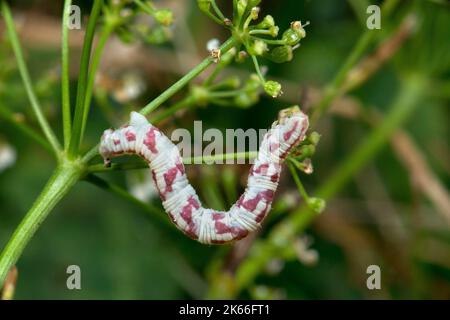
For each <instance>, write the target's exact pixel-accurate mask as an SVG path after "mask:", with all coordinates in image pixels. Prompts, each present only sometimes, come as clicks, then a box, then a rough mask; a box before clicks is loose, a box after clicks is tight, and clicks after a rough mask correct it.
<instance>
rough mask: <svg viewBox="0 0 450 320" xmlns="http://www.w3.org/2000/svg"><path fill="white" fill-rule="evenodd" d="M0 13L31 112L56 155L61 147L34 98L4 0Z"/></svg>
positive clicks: (9, 13)
mask: <svg viewBox="0 0 450 320" xmlns="http://www.w3.org/2000/svg"><path fill="white" fill-rule="evenodd" d="M1 8H2V15H3V18H4V20H5V25H6V29H7V32H8V36H9V39H10V41H11V45H12V48H13V51H14V55H15V56H16V60H17V67H18V68H19V72H20V76H21V77H22V81H23V84H24V86H25V90H26V92H27V95H28V99H29V100H30V104H31V107H32V108H33V112H34V114H35V115H36V118H37V120H38V122H39V125H40V126H41V129H42V131H43V132H44V135H45V137H46V139H47V140H48V142H49V143H50V144H51V146H52V149H53V151H54V153H55V154H56V155H57V156H58V155H59V151H60V149H61V147H60V145H59V142H58V139H57V138H56V136H55V134H54V132H53V130H52V129H51V127H50V125H49V124H48V122H47V119H46V118H45V116H44V114H43V113H42V108H41V105H40V103H39V101H38V99H37V98H36V94H35V93H34V89H33V86H32V84H31V79H30V74H29V72H28V68H27V66H26V63H25V59H24V57H23V53H22V48H21V47H20V42H19V38H18V36H17V32H16V28H15V26H14V20H13V18H12V15H11V10H10V9H9V7H8V5H7V4H6V2H5V1H2V7H1Z"/></svg>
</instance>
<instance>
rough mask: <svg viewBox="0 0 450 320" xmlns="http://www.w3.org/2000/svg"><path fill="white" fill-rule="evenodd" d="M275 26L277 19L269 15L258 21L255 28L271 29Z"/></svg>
mask: <svg viewBox="0 0 450 320" xmlns="http://www.w3.org/2000/svg"><path fill="white" fill-rule="evenodd" d="M274 26H275V20H274V19H273V17H272V16H271V15H267V16H265V17H264V19H263V20H262V21H261V22H260V23H258V24H257V25H256V26H255V28H256V29H269V28H271V27H274Z"/></svg>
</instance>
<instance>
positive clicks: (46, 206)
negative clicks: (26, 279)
mask: <svg viewBox="0 0 450 320" xmlns="http://www.w3.org/2000/svg"><path fill="white" fill-rule="evenodd" d="M81 173H82V169H81V167H78V166H75V165H74V164H73V163H70V164H69V163H64V162H63V163H62V164H60V165H59V166H58V167H57V169H56V170H55V172H54V173H53V175H52V176H51V178H50V180H49V181H48V182H47V184H46V186H45V188H44V189H43V190H42V192H41V194H40V195H39V197H38V198H37V199H36V201H35V202H34V204H33V206H32V207H31V209H30V210H29V211H28V213H27V215H26V216H25V217H24V218H23V220H22V222H21V223H20V224H19V226H18V227H17V229H16V230H15V231H14V234H13V235H12V237H11V238H10V239H9V241H8V243H7V245H6V247H5V248H4V250H3V252H2V254H1V255H0V287H1V286H2V284H3V282H4V280H5V277H6V275H7V274H8V272H9V270H10V269H11V267H12V266H13V265H14V264H15V263H16V261H17V259H18V258H19V257H20V255H21V254H22V252H23V250H24V249H25V247H26V245H27V244H28V242H29V241H30V240H31V238H32V237H33V235H34V234H35V232H36V230H37V229H38V228H39V226H40V225H41V224H42V222H43V221H44V220H45V218H46V217H47V215H48V214H49V213H50V212H51V210H52V209H53V208H54V207H55V206H56V204H57V203H58V202H59V201H60V200H61V199H62V198H63V197H64V196H65V195H66V194H67V193H68V192H69V191H70V190H71V188H72V186H73V185H74V184H75V183H76V182H77V181H78V179H79V177H80V176H81Z"/></svg>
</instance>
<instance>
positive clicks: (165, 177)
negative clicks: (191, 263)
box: [100, 108, 308, 244]
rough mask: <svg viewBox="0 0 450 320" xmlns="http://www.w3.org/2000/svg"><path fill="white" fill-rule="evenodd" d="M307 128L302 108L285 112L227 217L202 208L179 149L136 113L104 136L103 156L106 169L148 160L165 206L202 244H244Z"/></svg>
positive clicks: (263, 144)
mask: <svg viewBox="0 0 450 320" xmlns="http://www.w3.org/2000/svg"><path fill="white" fill-rule="evenodd" d="M307 128H308V117H307V116H306V115H305V114H304V113H302V112H301V111H300V110H299V109H298V108H295V109H293V108H291V109H286V110H285V111H284V114H282V116H281V117H280V118H279V121H278V122H275V123H274V124H273V126H272V128H271V129H270V130H269V131H268V132H267V133H266V134H265V136H264V138H263V141H262V142H261V145H260V148H259V152H258V155H257V158H256V159H255V162H254V164H253V166H252V168H251V169H250V174H249V177H248V182H247V188H246V190H245V192H244V193H243V194H242V195H241V197H240V198H239V200H238V201H237V202H236V203H235V204H234V205H233V206H232V207H231V209H230V210H229V211H227V212H223V211H217V210H213V209H207V208H203V207H202V205H201V203H200V200H199V198H198V196H197V194H196V192H195V190H194V188H193V187H192V186H191V185H190V184H189V181H188V179H187V177H186V173H185V169H184V165H183V160H182V158H181V156H180V153H179V151H178V148H177V147H176V146H175V145H174V144H173V143H172V142H171V141H170V140H169V139H168V138H167V137H166V136H165V135H164V134H163V133H162V132H161V131H160V130H159V129H158V128H156V127H154V126H153V125H151V124H150V123H149V122H148V121H147V119H146V118H145V117H144V116H143V115H141V114H139V113H137V112H132V113H131V119H130V123H129V125H125V126H123V127H121V128H119V129H117V130H112V129H108V130H106V131H105V132H104V133H103V136H102V138H101V143H100V154H101V155H102V157H103V159H104V160H105V164H106V165H108V164H109V163H110V159H111V158H112V157H117V156H121V155H124V154H137V155H139V156H141V157H142V158H144V159H145V160H146V161H147V162H148V164H149V167H150V169H151V173H152V177H153V181H154V183H155V185H156V188H157V190H158V192H159V195H160V197H161V200H162V204H163V207H164V209H165V210H166V212H167V214H168V215H169V217H170V218H171V220H172V221H173V223H174V224H175V225H176V226H177V227H178V229H180V230H181V231H183V232H184V233H185V234H186V235H188V236H189V237H191V238H192V239H195V240H197V241H199V242H201V243H205V244H222V243H227V242H231V241H234V240H240V239H242V238H244V237H246V236H247V235H248V234H249V233H250V232H252V231H254V230H256V229H257V228H259V227H260V224H261V222H262V221H263V220H264V218H265V217H266V215H267V213H268V212H269V211H270V208H271V205H272V201H273V198H274V193H275V191H276V189H277V186H278V180H279V177H280V173H281V164H282V162H283V161H284V159H285V158H286V156H287V155H288V153H289V152H290V150H291V149H292V148H293V147H294V146H295V145H297V144H298V143H299V142H300V141H302V140H303V139H304V137H305V132H306V130H307Z"/></svg>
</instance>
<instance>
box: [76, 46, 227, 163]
mask: <svg viewBox="0 0 450 320" xmlns="http://www.w3.org/2000/svg"><path fill="white" fill-rule="evenodd" d="M234 45H235V39H234V38H233V37H231V38H229V39H228V40H227V41H225V42H224V43H223V44H222V46H220V50H221V52H222V54H223V53H225V52H227V51H228V50H230V49H231V48H233V47H234ZM212 63H214V59H213V58H212V57H208V58H206V59H204V60H203V61H202V62H200V63H199V64H198V65H197V66H196V67H194V68H193V69H192V70H191V71H189V72H188V73H187V74H186V75H184V76H183V77H182V78H181V79H180V80H178V81H177V82H175V83H174V84H173V85H172V86H170V87H169V88H168V89H167V90H166V91H164V92H163V93H161V94H160V95H159V96H158V97H157V98H156V99H154V100H153V101H152V102H150V103H149V104H147V105H146V106H145V107H144V108H142V109H141V110H140V113H142V114H143V115H147V114H149V113H150V112H152V111H154V110H155V109H157V108H158V107H159V106H160V105H162V104H163V103H164V102H166V101H167V100H168V99H169V98H170V97H172V96H173V95H174V94H175V93H177V92H178V91H179V90H181V89H182V88H183V87H185V86H186V85H187V84H188V83H189V82H190V81H191V80H192V79H194V78H195V77H197V76H198V75H199V74H200V73H202V72H203V71H204V70H205V69H206V68H208V67H209V66H210V65H211V64H212ZM97 154H98V145H97V146H95V147H93V148H92V149H91V150H89V152H87V153H86V155H85V156H84V157H83V161H84V162H89V161H90V160H91V159H92V158H94V157H95V156H96V155H97Z"/></svg>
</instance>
